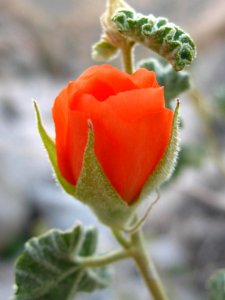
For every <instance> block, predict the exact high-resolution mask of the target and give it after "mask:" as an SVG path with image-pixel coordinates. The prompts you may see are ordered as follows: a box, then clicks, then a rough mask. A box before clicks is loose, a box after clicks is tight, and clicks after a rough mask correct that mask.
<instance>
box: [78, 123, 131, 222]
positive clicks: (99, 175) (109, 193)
mask: <svg viewBox="0 0 225 300" xmlns="http://www.w3.org/2000/svg"><path fill="white" fill-rule="evenodd" d="M75 197H76V198H77V199H79V200H81V202H82V203H85V204H87V205H88V206H89V207H90V208H91V209H92V210H93V211H94V213H95V214H96V215H97V217H98V218H99V220H100V221H101V222H103V223H104V224H106V225H108V226H110V227H122V226H123V225H124V224H126V223H127V222H128V221H129V219H130V216H131V215H132V214H133V209H132V208H131V207H130V206H128V205H127V203H126V202H124V201H123V200H122V199H121V197H120V196H119V195H118V193H117V192H116V190H115V189H114V188H113V187H112V185H111V183H110V182H109V180H108V178H107V177H106V176H105V174H104V172H103V170H102V168H101V165H100V164H99V162H98V160H97V158H96V156H95V152H94V133H93V129H92V126H91V127H90V128H89V136H88V143H87V147H86V150H85V153H84V158H83V165H82V170H81V175H80V177H79V180H78V182H77V185H76V193H75Z"/></svg>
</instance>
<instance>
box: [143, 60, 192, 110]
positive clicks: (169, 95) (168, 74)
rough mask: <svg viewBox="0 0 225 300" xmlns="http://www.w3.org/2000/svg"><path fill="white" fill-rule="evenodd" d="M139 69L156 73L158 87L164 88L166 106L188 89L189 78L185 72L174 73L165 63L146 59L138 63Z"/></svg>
mask: <svg viewBox="0 0 225 300" xmlns="http://www.w3.org/2000/svg"><path fill="white" fill-rule="evenodd" d="M138 67H139V68H146V69H147V70H149V71H154V72H155V73H156V77H157V81H158V83H159V85H161V86H164V93H165V98H166V102H167V104H168V106H169V105H170V101H171V100H173V99H175V98H177V97H178V96H179V95H180V94H181V93H183V92H185V91H187V90H188V89H189V88H190V76H189V74H188V73H187V72H186V71H180V72H176V71H174V69H173V68H172V67H171V65H170V64H168V63H167V62H166V61H163V60H157V59H154V58H153V59H146V60H142V61H140V63H139V64H138Z"/></svg>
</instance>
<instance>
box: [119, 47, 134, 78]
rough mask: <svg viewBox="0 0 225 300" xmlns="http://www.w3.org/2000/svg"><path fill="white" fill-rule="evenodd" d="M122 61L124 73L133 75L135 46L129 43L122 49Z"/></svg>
mask: <svg viewBox="0 0 225 300" xmlns="http://www.w3.org/2000/svg"><path fill="white" fill-rule="evenodd" d="M121 51H122V61H123V68H124V71H125V72H127V73H128V74H132V73H133V44H131V43H129V42H128V43H127V45H126V46H124V47H123V48H122V49H121Z"/></svg>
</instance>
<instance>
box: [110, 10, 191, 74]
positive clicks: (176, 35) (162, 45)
mask: <svg viewBox="0 0 225 300" xmlns="http://www.w3.org/2000/svg"><path fill="white" fill-rule="evenodd" d="M112 21H113V22H114V23H115V25H116V27H117V29H118V31H119V32H120V33H121V34H122V35H123V36H125V37H127V38H129V39H130V40H132V41H134V42H137V43H141V44H143V45H144V46H146V47H148V48H150V49H151V50H153V51H155V52H156V53H157V54H159V55H160V56H162V57H163V58H164V59H166V60H167V61H168V62H169V63H170V64H171V65H172V66H173V68H174V69H175V70H176V71H180V70H182V69H183V68H184V67H186V66H189V65H190V64H191V63H192V61H193V59H194V58H195V57H196V46H195V44H194V42H193V40H192V38H191V37H190V36H189V35H188V34H187V33H185V32H184V31H183V30H182V29H181V28H179V27H178V26H176V25H175V24H173V23H170V22H169V21H168V20H167V19H166V18H162V17H159V18H156V17H154V16H153V15H149V16H144V15H142V14H138V13H136V12H134V11H133V10H118V11H117V12H116V13H115V14H114V15H113V17H112Z"/></svg>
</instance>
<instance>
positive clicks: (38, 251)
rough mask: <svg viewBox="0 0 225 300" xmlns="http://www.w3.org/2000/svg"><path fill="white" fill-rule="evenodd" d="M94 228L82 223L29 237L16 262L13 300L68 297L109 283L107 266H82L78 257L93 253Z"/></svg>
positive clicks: (59, 299)
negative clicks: (71, 227)
mask: <svg viewBox="0 0 225 300" xmlns="http://www.w3.org/2000/svg"><path fill="white" fill-rule="evenodd" d="M96 241H97V231H96V229H95V228H89V229H88V230H86V231H85V230H84V228H83V227H82V226H81V225H77V226H75V227H74V228H73V229H72V230H71V231H67V232H62V231H59V230H51V231H49V232H48V233H46V234H44V235H42V236H40V237H38V238H32V239H31V240H30V241H28V242H27V243H26V244H25V249H24V251H23V253H22V255H21V256H20V257H19V258H18V260H17V263H16V269H15V273H16V289H15V293H14V298H13V299H14V300H69V299H70V300H71V299H74V295H75V294H76V293H77V292H79V291H83V292H91V291H93V290H95V289H99V288H104V287H106V286H107V285H108V283H109V276H108V272H107V269H106V268H98V269H90V268H84V267H82V266H81V265H80V263H79V258H81V257H83V258H84V257H85V256H90V255H93V254H94V252H95V250H96Z"/></svg>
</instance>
